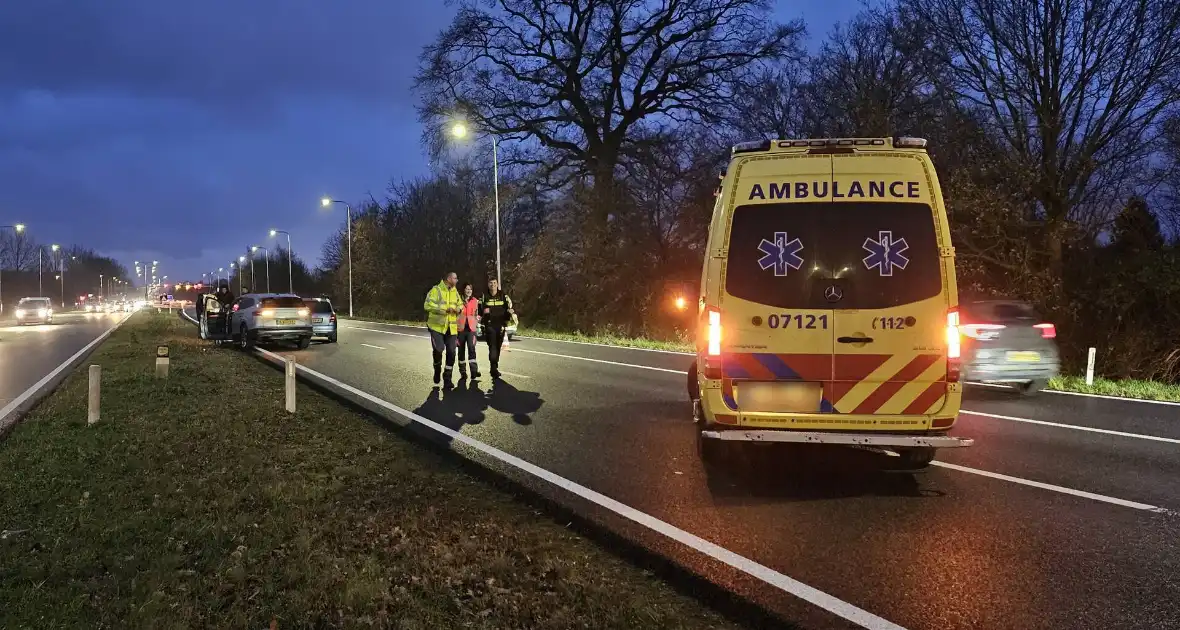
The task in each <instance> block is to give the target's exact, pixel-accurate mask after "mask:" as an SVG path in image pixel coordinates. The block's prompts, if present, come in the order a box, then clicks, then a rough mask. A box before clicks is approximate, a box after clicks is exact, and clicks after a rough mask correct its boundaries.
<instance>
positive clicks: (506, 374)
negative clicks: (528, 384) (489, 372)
mask: <svg viewBox="0 0 1180 630" xmlns="http://www.w3.org/2000/svg"><path fill="white" fill-rule="evenodd" d="M500 373H501V374H503V375H505V376H515V377H516V378H532V377H531V376H525V375H524V374H515V373H513V372H506V371H504V370H500Z"/></svg>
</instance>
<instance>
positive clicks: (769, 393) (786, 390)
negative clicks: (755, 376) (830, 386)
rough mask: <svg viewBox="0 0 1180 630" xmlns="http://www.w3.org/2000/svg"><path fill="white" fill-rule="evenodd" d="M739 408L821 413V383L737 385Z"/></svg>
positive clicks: (774, 411) (770, 411)
mask: <svg viewBox="0 0 1180 630" xmlns="http://www.w3.org/2000/svg"><path fill="white" fill-rule="evenodd" d="M735 393H736V395H737V404H738V408H740V409H741V410H742V411H747V412H754V413H758V412H763V413H819V411H820V400H821V399H822V398H823V385H822V384H821V383H768V382H757V381H754V382H748V383H737V391H736V392H735Z"/></svg>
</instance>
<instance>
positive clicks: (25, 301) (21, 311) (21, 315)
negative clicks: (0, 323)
mask: <svg viewBox="0 0 1180 630" xmlns="http://www.w3.org/2000/svg"><path fill="white" fill-rule="evenodd" d="M15 314H16V323H17V324H18V325H22V326H23V325H25V324H52V323H53V304H52V303H51V302H50V301H49V298H43V297H27V298H21V299H20V301H19V302H17V303H16V313H15Z"/></svg>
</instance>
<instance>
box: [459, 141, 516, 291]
mask: <svg viewBox="0 0 1180 630" xmlns="http://www.w3.org/2000/svg"><path fill="white" fill-rule="evenodd" d="M467 133H468V129H467V125H465V124H463V123H461V122H457V123H455V124H454V125H452V126H451V135H452V136H454V137H455V138H458V139H463V138H465V137H467ZM489 135H490V137H491V138H492V195H493V197H494V198H495V200H496V283H497V284H499V285H500V290H501V291H502V290H504V289H503V287H504V282H503V280H501V279H500V154H499V143H498V142H497V141H496V136H494V135H491V134H489Z"/></svg>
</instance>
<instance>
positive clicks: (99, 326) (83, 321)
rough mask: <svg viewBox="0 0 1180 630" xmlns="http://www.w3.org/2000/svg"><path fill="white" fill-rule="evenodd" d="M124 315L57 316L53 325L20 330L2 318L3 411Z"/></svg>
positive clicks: (0, 370)
mask: <svg viewBox="0 0 1180 630" xmlns="http://www.w3.org/2000/svg"><path fill="white" fill-rule="evenodd" d="M122 316H123V314H122V313H118V314H110V315H107V314H89V313H72V312H71V313H56V314H54V321H53V323H52V324H32V325H28V326H17V325H16V322H15V321H14V320H13V319H12V318H11V317H10V316H8V315H5V316H4V317H3V318H0V373H3V375H4V378H2V379H0V407H4V406H5V405H7V404H8V403H10V402H12V400H13V399H14V398H16V397H18V396H20V395H21V394H22V393H24V391H25V390H26V389H28V388H29V387H31V386H32V385H33V384H34V383H36V382H37V381H39V380H41V378H42V377H43V376H45V375H46V374H49V373H50V372H52V371H53V369H54V368H56V367H57V366H59V365H61V364H62V363H63V362H64V361H66V360H67V359H69V358H70V357H72V356H74V353H76V352H77V351H79V350H81V349H82V348H84V347H85V346H86V344H88V343H90V342H91V341H94V339H95V338H97V337H98V336H99V335H101V334H102V333H103V332H104V331H106V330H107V329H108V328H110V327H111V326H114V325H115V324H116V323H118V321H119V319H120V318H122Z"/></svg>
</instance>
